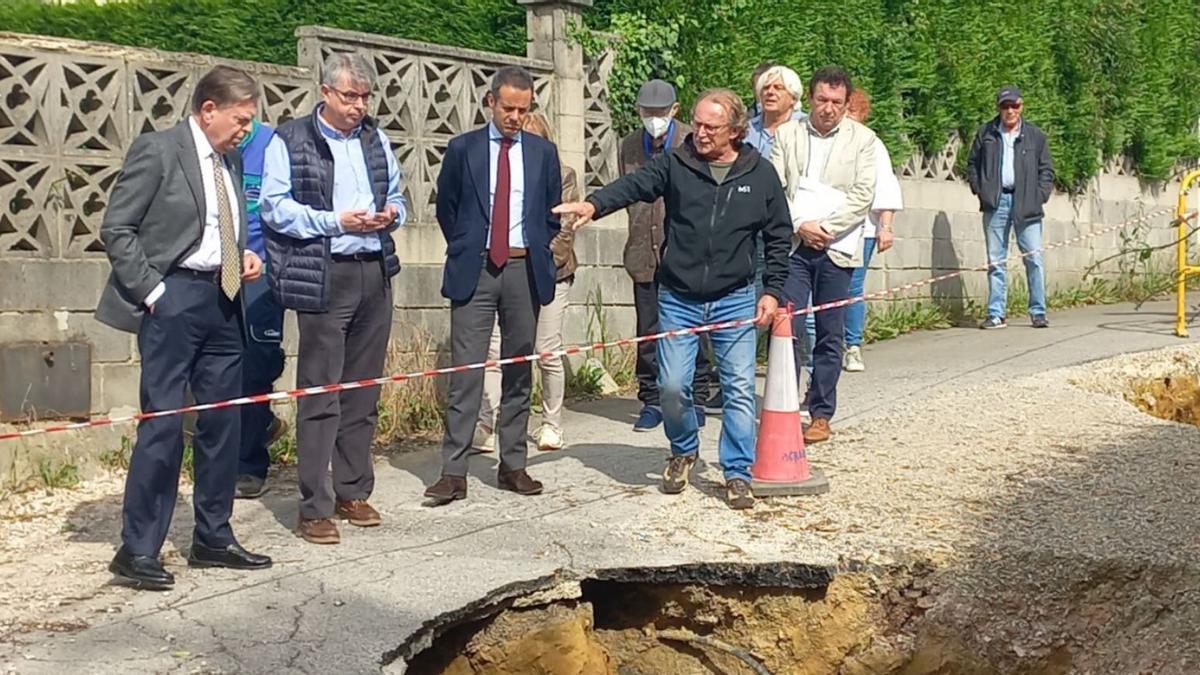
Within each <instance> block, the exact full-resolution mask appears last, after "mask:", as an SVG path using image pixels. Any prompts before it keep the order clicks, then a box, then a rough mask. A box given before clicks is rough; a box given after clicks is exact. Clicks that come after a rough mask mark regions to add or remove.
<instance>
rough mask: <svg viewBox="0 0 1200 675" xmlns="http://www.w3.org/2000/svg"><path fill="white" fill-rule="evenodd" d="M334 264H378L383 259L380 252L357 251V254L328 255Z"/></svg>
mask: <svg viewBox="0 0 1200 675" xmlns="http://www.w3.org/2000/svg"><path fill="white" fill-rule="evenodd" d="M330 257H331V258H333V261H334V262H379V261H380V260H382V259H383V252H382V251H359V252H358V253H334V254H332V255H330Z"/></svg>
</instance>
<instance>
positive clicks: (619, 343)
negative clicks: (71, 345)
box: [0, 208, 1174, 441]
mask: <svg viewBox="0 0 1200 675" xmlns="http://www.w3.org/2000/svg"><path fill="white" fill-rule="evenodd" d="M1172 211H1174V209H1170V208H1161V209H1157V210H1155V211H1151V212H1150V213H1147V214H1146V215H1144V216H1139V217H1138V218H1134V219H1132V220H1127V221H1125V222H1123V223H1119V224H1117V225H1113V226H1111V227H1106V228H1103V229H1101V230H1097V231H1095V232H1089V233H1087V234H1082V235H1080V236H1078V237H1074V238H1072V239H1067V240H1066V241H1060V242H1058V243H1056V244H1051V245H1049V246H1045V247H1043V248H1041V249H1038V250H1035V251H1030V252H1028V253H1020V254H1017V255H1012V256H1009V257H1008V258H1007V259H1006V261H1005V262H1006V263H1007V262H1009V261H1013V260H1020V259H1022V258H1024V257H1026V256H1029V255H1033V254H1035V253H1040V252H1042V251H1049V250H1052V249H1055V248H1061V247H1063V246H1069V245H1071V244H1074V243H1077V242H1080V241H1083V240H1085V239H1091V238H1093V237H1099V236H1101V235H1104V234H1108V233H1109V232H1115V231H1117V230H1120V229H1123V228H1125V227H1128V226H1130V225H1133V224H1135V223H1140V222H1144V221H1147V220H1150V219H1152V218H1157V217H1159V216H1162V215H1165V214H1168V213H1171V212H1172ZM989 267H990V265H984V266H982V267H975V268H971V269H965V270H958V271H955V272H950V273H948V274H943V275H940V276H936V277H933V278H930V279H924V280H922V281H915V282H912V283H908V284H901V285H900V286H894V287H892V288H888V289H884V290H882V291H876V292H874V293H867V294H865V295H859V296H856V297H853V298H845V299H842V300H835V301H833V302H827V303H824V304H821V305H813V306H811V307H803V308H801V309H797V310H794V311H793V312H791V314H792V315H793V316H798V315H801V314H808V313H810V312H820V311H824V310H827V309H836V308H838V307H846V306H848V305H852V304H854V303H856V302H864V301H867V300H872V299H876V298H882V297H886V296H889V295H893V294H896V293H902V292H904V291H909V290H912V289H914V288H921V287H922V286H929V285H931V284H936V283H938V282H940V281H946V280H947V279H953V278H954V277H958V276H962V275H963V274H966V273H968V272H980V271H986V270H987V269H988V268H989ZM752 323H754V320H753V319H738V320H736V321H725V322H722V323H713V324H707V325H704V326H696V327H694V328H680V329H677V330H672V331H664V332H661V333H655V334H653V335H642V336H638V337H632V338H624V339H621V340H615V341H612V342H597V343H594V344H590V345H574V346H571V347H564V348H562V349H556V350H554V351H549V352H542V353H540V354H528V355H524V356H512V357H509V358H506V359H496V360H488V361H483V362H480V363H471V364H467V365H462V366H446V367H444V368H435V369H432V370H425V371H421V372H415V373H399V374H396V375H385V376H383V377H376V378H372V379H369V380H357V381H354V382H342V383H339V384H326V385H321V386H317V387H305V388H303V389H291V390H289V391H276V392H271V393H269V394H258V395H255V396H243V397H241V398H234V399H229V400H227V401H218V402H216V403H200V404H196V405H190V406H186V407H183V408H175V409H173V410H160V411H156V412H144V413H137V414H135V415H125V416H122V417H106V418H101V419H95V420H90V421H87V422H74V423H71V424H56V425H53V426H47V427H40V428H37V429H26V430H24V431H12V432H5V433H0V441H4V440H10V439H14V438H27V437H30V436H40V435H42V434H49V433H55V432H59V431H78V430H80V429H91V428H95V427H105V426H113V425H118V424H128V423H130V422H140V421H142V420H150V419H155V418H159V417H170V416H172V415H182V414H185V413H193V412H203V411H205V410H217V409H220V408H231V407H234V406H243V405H254V404H258V403H270V402H272V401H284V400H288V399H294V398H304V397H306V396H315V395H317V394H328V393H333V392H339V391H349V390H351V389H363V388H365V387H378V386H382V385H384V384H389V383H392V382H404V381H406V380H415V379H419V378H422V377H437V376H440V375H450V374H452V373H460V372H464V371H467V370H478V369H480V368H489V367H493V366H505V365H509V364H513V363H526V362H531V361H539V360H541V359H547V358H561V357H563V356H566V355H569V354H580V353H584V352H598V351H603V350H605V349H614V348H616V347H625V346H628V345H636V344H638V343H641V342H653V341H655V340H663V339H670V338H674V337H680V336H684V335H696V334H699V333H707V332H711V331H715V330H724V329H727V328H737V327H739V326H746V325H750V324H752Z"/></svg>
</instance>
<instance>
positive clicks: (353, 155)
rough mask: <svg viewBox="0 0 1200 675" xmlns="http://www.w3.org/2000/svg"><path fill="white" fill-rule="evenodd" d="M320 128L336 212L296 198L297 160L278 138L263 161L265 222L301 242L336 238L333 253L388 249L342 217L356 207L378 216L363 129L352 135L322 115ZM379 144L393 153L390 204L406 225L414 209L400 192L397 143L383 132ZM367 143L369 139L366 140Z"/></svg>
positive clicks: (261, 203)
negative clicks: (328, 158)
mask: <svg viewBox="0 0 1200 675" xmlns="http://www.w3.org/2000/svg"><path fill="white" fill-rule="evenodd" d="M317 120H318V126H319V127H320V129H321V134H322V135H323V136H324V137H325V142H326V143H327V144H328V145H329V151H330V153H332V154H333V210H332V211H322V210H320V209H315V208H313V207H311V206H306V205H304V204H301V203H300V202H298V201H296V200H295V199H293V198H292V162H291V157H290V155H289V154H288V149H287V145H285V144H284V142H283V139H282V138H280V137H279V136H278V135H277V136H275V138H273V139H271V142H270V144H268V145H267V152H266V159H265V161H264V163H263V181H262V194H261V196H260V197H259V208H260V211H261V214H262V220H263V222H264V223H265V224H266V225H267V226H268V227H270V228H271V229H273V230H275V231H276V232H279V233H280V234H285V235H287V236H289V237H293V238H296V239H312V238H316V237H331V238H332V241H331V242H330V246H329V248H330V251H332V252H333V253H339V254H352V253H366V252H371V251H378V250H380V248H381V247H382V243H381V242H380V240H379V233H377V232H346V231H345V230H343V229H342V226H341V223H339V222H338V214H340V213H342V212H343V211H351V210H354V209H366V210H367V211H369V212H371V213H374V212H375V197H374V195H372V193H371V177H370V174H369V173H368V172H367V161H366V158H365V157H364V155H363V146H362V143H360V142H359V140H360V137H361V134H362V127H361V126H359V127H357V128H355V129H354V130H353V131H351V132H350V133H349V134H343V133H342V132H340V131H338V130H337V129H334V128H333V127H331V126H329V125H328V124H326V123H325V120H323V119H321V116H320V114H319V113H318V115H317ZM377 133H378V135H379V140H378V141H376V142H382V143H383V144H384V147H385V148H387V152H385V153H384V154H385V155H386V156H387V172H388V188H387V203H388V204H392V205H394V206H395V207H396V222H395V224H394V225H393V227H399V226H400V225H403V224H404V221H405V220H406V219H407V217H408V211H407V209H406V208H405V205H404V196H403V195H402V194H401V193H400V166H399V165H398V164H397V163H396V155H395V154H394V153H393V152H392V151H391V144H390V143H388V140H387V136H386V135H385V134H384V133H383V131H382V130H377ZM363 142H366V141H363Z"/></svg>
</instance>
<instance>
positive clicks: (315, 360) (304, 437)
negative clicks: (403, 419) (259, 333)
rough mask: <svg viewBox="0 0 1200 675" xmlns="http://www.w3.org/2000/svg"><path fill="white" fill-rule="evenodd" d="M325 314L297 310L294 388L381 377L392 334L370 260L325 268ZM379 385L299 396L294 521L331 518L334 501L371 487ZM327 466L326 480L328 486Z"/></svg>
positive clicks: (382, 286) (387, 301)
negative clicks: (297, 515)
mask: <svg viewBox="0 0 1200 675" xmlns="http://www.w3.org/2000/svg"><path fill="white" fill-rule="evenodd" d="M328 275H329V276H328V280H327V284H328V286H327V291H328V294H329V304H328V308H327V309H326V311H324V312H300V313H298V314H297V317H296V318H297V322H296V324H297V328H298V329H299V335H300V349H299V354H298V355H297V361H296V384H297V385H298V386H300V387H312V386H316V385H320V384H330V383H335V382H346V381H351V380H365V379H370V378H375V377H379V376H381V375H382V374H383V363H384V359H385V358H386V357H387V345H388V336H389V335H390V333H391V329H392V289H391V284H390V283H389V282H388V280H387V279H386V278H385V277H384V273H383V265H381V264H380V262H379V261H378V260H371V261H362V262H356V261H350V262H337V261H333V262H330V263H329V270H328ZM378 406H379V387H364V388H362V389H351V390H349V391H342V392H336V393H330V394H318V395H316V396H306V397H304V398H302V399H300V401H299V403H298V405H297V408H296V454H297V459H298V463H299V465H300V466H299V469H300V517H301V518H304V519H306V520H311V519H316V518H332V517H333V515H334V498H335V497H336V498H337V499H339V500H342V501H349V500H353V499H367V498H369V497H370V496H371V492H372V491H373V490H374V489H375V467H374V466H373V465H372V463H371V442H372V441H373V440H374V436H375V423H376V421H378V419H379V407H378ZM330 464H332V465H333V480H332V483H331V482H330V477H329V470H330Z"/></svg>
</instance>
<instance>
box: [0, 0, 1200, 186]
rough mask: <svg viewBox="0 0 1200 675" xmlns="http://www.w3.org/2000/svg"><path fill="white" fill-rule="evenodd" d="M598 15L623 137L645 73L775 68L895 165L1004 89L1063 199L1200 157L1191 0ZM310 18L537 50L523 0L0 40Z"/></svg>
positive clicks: (112, 22) (24, 17) (8, 19)
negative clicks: (1101, 178) (847, 79)
mask: <svg viewBox="0 0 1200 675" xmlns="http://www.w3.org/2000/svg"><path fill="white" fill-rule="evenodd" d="M586 18H587V22H588V25H589V27H590V28H598V29H602V30H606V31H612V32H616V33H618V34H620V35H621V36H622V37H623V39H622V40H621V41H620V42H618V43H617V44H618V45H619V46H618V59H617V65H616V69H615V71H614V73H613V76H612V78H611V79H610V82H609V87H610V90H611V96H610V99H611V103H612V105H613V110H614V114H615V115H616V117H617V119H616V122H617V124H618V128H620V129H631V128H633V127H634V126H635V125H636V124H637V119H636V115H635V114H634V112H633V99H634V95H635V93H636V90H637V87H638V85H639V84H640V83H641V82H643V81H644V80H645V79H647V78H649V77H656V76H657V77H665V78H667V79H669V80H672V81H674V82H675V83H676V84H677V85H678V86H679V88H680V91H681V94H682V96H683V99H684V103H685V109H686V107H687V105H688V104H690V101H691V99H692V97H694V96H695V94H696V93H697V92H699V91H700V90H701V89H703V88H705V87H710V86H718V85H721V86H733V87H734V88H735V89H737V90H739V91H741V92H742V93H743V94H745V95H746V96H747V97H749V93H750V83H749V72H750V70H751V69H752V68H753V67H754V65H755V64H756V63H758V62H759V61H761V60H763V59H768V58H769V59H774V60H776V61H779V62H782V63H784V64H787V65H789V66H791V67H793V68H795V69H796V70H797V71H798V72H799V73H801V75H802V76H807V74H808V73H810V72H812V70H813V69H815V68H816V67H818V66H820V65H823V64H826V63H840V64H842V65H844V66H846V68H847V69H849V70H850V72H851V73H852V74H853V75H854V77H855V79H856V80H857V82H858V83H859V84H860V85H862V86H863V87H865V88H866V89H867V90H868V91H869V92H870V93H871V95H872V97H873V98H874V118H873V121H872V125H873V126H874V127H875V128H876V129H877V130H878V131H879V132H880V135H881V136H882V137H883V138H884V140H885V141H886V142H887V143H888V145H889V147H890V148H891V149H892V151H893V154H894V157H895V159H896V160H897V161H900V160H901V159H903V158H904V157H906V156H907V155H908V154H909V153H910V152H911V150H912V148H913V146H920V147H923V148H925V149H926V150H937V149H940V148H941V147H943V146H944V144H945V141H946V138H947V136H948V134H950V133H951V132H953V131H957V132H959V133H960V134H961V135H963V137H964V138H968V139H969V138H970V135H971V134H972V133H974V130H975V128H976V127H977V126H978V125H979V124H980V123H981V122H982V121H984V120H986V119H988V118H990V117H991V116H992V115H993V114H994V110H993V96H994V93H995V90H996V89H997V88H998V87H999V86H1001V85H1002V84H1006V83H1009V82H1013V83H1016V84H1018V85H1020V86H1021V87H1022V88H1023V89H1024V91H1025V98H1026V101H1027V114H1028V116H1029V118H1030V119H1031V120H1033V121H1035V122H1037V123H1038V124H1040V125H1041V126H1042V127H1043V128H1044V129H1045V130H1046V132H1047V133H1048V134H1049V135H1050V137H1051V142H1052V148H1053V153H1054V159H1055V162H1056V164H1057V166H1058V170H1059V177H1060V182H1061V183H1062V184H1063V185H1064V186H1066V187H1068V188H1076V187H1079V186H1080V185H1082V183H1083V182H1084V181H1085V180H1086V179H1087V178H1089V177H1091V176H1093V175H1095V173H1096V172H1097V171H1098V170H1099V168H1100V166H1101V164H1102V162H1103V161H1104V160H1106V159H1108V158H1111V157H1113V156H1115V155H1117V154H1120V153H1128V154H1130V155H1131V156H1132V157H1133V158H1134V160H1135V161H1136V163H1137V167H1138V169H1139V171H1140V172H1141V173H1142V175H1143V176H1145V177H1147V178H1163V177H1166V176H1167V175H1168V174H1169V172H1170V170H1171V167H1172V166H1174V165H1175V164H1176V163H1177V162H1178V161H1179V160H1180V159H1183V158H1190V157H1195V156H1197V155H1200V143H1198V142H1197V136H1196V133H1197V119H1198V118H1200V2H1194V1H1192V0H1028V1H1027V2H1025V3H1023V4H1022V3H1014V2H1011V0H970V1H969V2H964V1H963V0H841V1H840V2H816V1H815V0H792V1H791V2H786V1H780V0H706V1H705V2H697V0H654V1H653V2H651V1H649V0H595V5H594V7H593V8H592V9H591V10H588V13H587V15H586ZM306 24H319V25H325V26H332V27H336V28H345V29H349V30H359V31H364V32H373V33H380V34H384V35H391V36H395V37H402V38H410V39H417V40H424V41H427V42H436V43H440V44H446V45H455V46H462V47H471V48H474V49H483V50H488V51H495V52H501V53H507V54H518V55H519V54H524V52H525V11H524V8H522V7H521V6H519V5H517V4H516V2H514V1H513V0H456V1H455V2H454V3H453V6H451V5H448V4H447V3H445V2H442V1H441V0H124V1H122V2H110V3H108V4H105V5H96V4H95V3H94V2H93V1H92V0H80V1H79V2H76V3H71V4H65V5H58V4H46V3H43V2H40V1H39V0H0V30H8V31H17V32H23V33H39V34H45V35H59V36H64V37H73V38H78V39H83V40H101V41H105V42H115V43H118V44H128V45H136V46H143V47H154V48H158V49H165V50H169V51H190V52H200V53H207V54H220V55H222V56H227V57H230V58H238V59H248V60H254V61H267V62H273V63H284V64H290V63H294V62H295V58H296V47H295V39H294V38H293V31H294V30H295V28H296V27H297V26H300V25H306ZM578 33H579V34H582V31H579V32H578ZM581 39H583V41H584V42H585V43H587V44H588V46H589V47H590V48H599V47H601V46H602V44H601V42H600V41H595V40H587V39H586V38H581ZM962 159H963V157H962V156H960V161H962Z"/></svg>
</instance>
